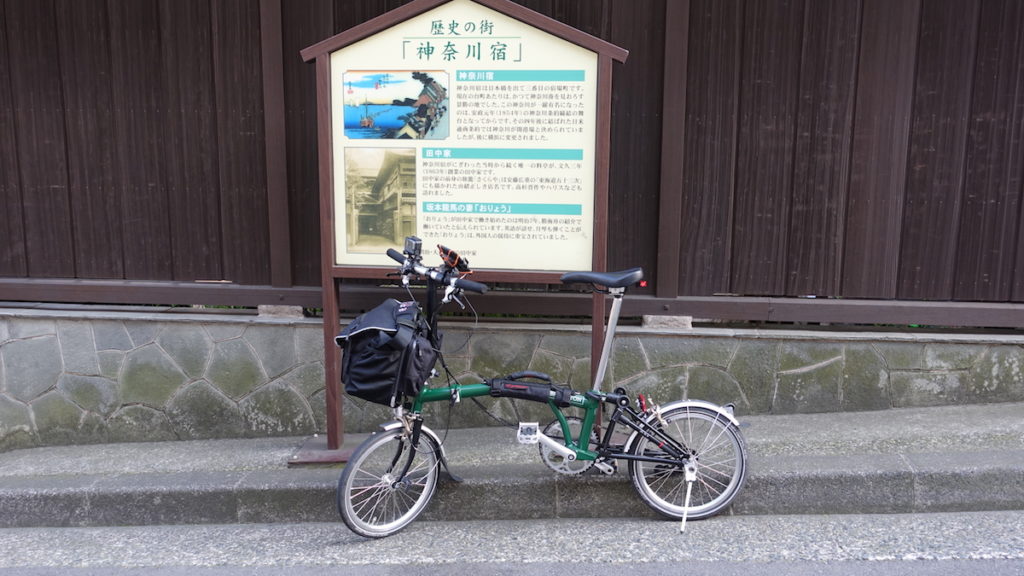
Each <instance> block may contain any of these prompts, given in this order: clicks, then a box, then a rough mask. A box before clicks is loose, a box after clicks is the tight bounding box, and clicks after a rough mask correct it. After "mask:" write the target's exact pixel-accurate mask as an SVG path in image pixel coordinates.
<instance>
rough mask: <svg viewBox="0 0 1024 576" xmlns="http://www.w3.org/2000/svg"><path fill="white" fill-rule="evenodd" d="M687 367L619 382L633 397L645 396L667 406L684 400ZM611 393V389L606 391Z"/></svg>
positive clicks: (666, 369)
mask: <svg viewBox="0 0 1024 576" xmlns="http://www.w3.org/2000/svg"><path fill="white" fill-rule="evenodd" d="M686 380H687V367H686V366H672V367H670V368H662V369H661V370H651V371H650V372H646V373H644V374H642V375H640V376H639V377H637V378H634V379H632V380H630V381H629V382H617V383H616V386H622V387H623V388H625V389H626V391H628V392H629V394H630V395H631V396H633V397H636V395H637V394H643V395H644V396H647V397H648V398H650V399H651V401H652V402H655V403H657V404H667V403H669V402H673V401H675V400H682V399H683V398H684V397H685V395H686ZM605 391H606V392H610V391H611V389H605Z"/></svg>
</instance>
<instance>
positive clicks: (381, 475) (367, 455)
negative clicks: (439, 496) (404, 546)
mask: <svg viewBox="0 0 1024 576" xmlns="http://www.w3.org/2000/svg"><path fill="white" fill-rule="evenodd" d="M438 452H439V449H438V447H437V444H436V443H435V442H434V441H433V440H432V439H431V438H430V436H429V435H427V434H421V435H420V439H419V445H418V446H415V447H414V446H412V441H411V439H410V438H406V437H405V434H404V433H403V430H402V429H398V430H387V431H382V432H375V433H374V434H372V435H371V436H370V437H369V438H367V439H366V440H365V441H364V442H363V443H362V444H361V445H360V446H359V448H358V449H356V451H355V453H354V454H353V455H352V459H351V460H350V461H349V462H348V464H346V465H345V468H344V470H342V472H341V478H339V479H338V493H337V503H338V512H339V513H340V514H341V518H342V520H344V521H345V524H346V525H347V526H348V527H349V528H351V529H352V531H353V532H355V533H356V534H359V535H360V536H365V537H367V538H383V537H384V536H390V535H392V534H394V533H396V532H398V531H399V530H401V529H402V528H405V527H406V526H407V525H408V524H409V523H410V522H412V521H413V520H415V519H416V517H417V516H419V515H420V513H422V512H423V509H424V508H426V507H427V504H428V503H429V502H430V499H431V498H432V497H433V495H434V490H435V489H436V488H437V476H438V463H439V460H438ZM403 471H404V474H403Z"/></svg>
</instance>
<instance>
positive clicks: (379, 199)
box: [331, 0, 597, 271]
mask: <svg viewBox="0 0 1024 576" xmlns="http://www.w3.org/2000/svg"><path fill="white" fill-rule="evenodd" d="M331 100H332V104H331V105H332V117H333V126H332V134H333V149H334V174H335V178H334V181H335V190H334V202H335V215H334V216H335V230H334V232H335V243H336V245H335V255H336V264H338V265H360V266H367V265H369V266H376V265H383V263H382V261H381V253H382V252H383V251H384V250H386V249H387V248H391V247H401V246H402V243H403V242H402V241H403V239H404V237H405V236H409V235H416V236H419V237H420V238H422V239H423V241H424V244H425V245H427V246H433V245H434V244H444V245H446V246H448V247H450V248H453V249H455V250H457V251H459V252H460V253H462V254H464V255H465V256H467V257H469V258H470V259H471V261H472V264H473V267H474V268H478V269H504V270H552V271H560V270H568V269H586V268H589V267H590V265H591V262H592V249H593V220H594V215H593V206H594V154H595V147H594V142H595V131H596V119H597V54H595V53H594V52H591V51H589V50H586V49H584V48H581V47H579V46H577V45H575V44H572V43H570V42H567V41H565V40H561V39H559V38H557V37H555V36H552V35H550V34H548V33H546V32H542V31H540V30H537V29H535V28H533V27H531V26H528V25H526V24H523V23H521V22H519V21H517V20H515V19H512V18H509V17H507V16H505V15H503V14H501V13H498V12H495V11H493V10H491V9H489V8H486V7H483V6H480V5H478V4H476V3H474V2H471V1H469V0H453V1H452V2H450V3H447V4H444V5H442V6H440V7H438V8H435V9H434V10H431V11H429V12H426V13H424V14H421V15H420V16H417V17H415V18H412V19H409V20H406V21H405V22H402V23H400V24H397V25H395V26H393V27H391V28H388V29H386V30H384V31H382V32H379V33H377V34H375V35H373V36H372V37H370V38H367V39H365V40H362V41H360V42H357V43H355V44H352V45H350V46H347V47H345V48H342V49H340V50H338V51H336V52H334V53H332V54H331Z"/></svg>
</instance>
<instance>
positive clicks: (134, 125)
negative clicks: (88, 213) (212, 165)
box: [107, 0, 174, 280]
mask: <svg viewBox="0 0 1024 576" xmlns="http://www.w3.org/2000/svg"><path fill="white" fill-rule="evenodd" d="M107 10H108V12H109V15H110V31H111V56H112V59H113V65H112V70H113V82H112V86H113V101H114V115H115V118H116V120H115V122H114V126H115V130H114V134H113V136H114V140H115V142H116V143H117V147H116V152H117V156H116V168H117V173H116V175H115V178H116V179H117V182H118V184H119V187H120V193H121V209H122V212H121V214H120V217H121V226H122V231H123V232H122V234H123V237H124V241H123V244H124V275H125V277H126V278H129V279H145V280H171V279H172V278H173V277H174V273H173V267H172V264H171V258H170V257H169V255H170V254H171V250H172V248H171V235H170V218H169V213H170V205H169V202H168V198H167V189H166V183H165V176H164V154H163V152H164V148H163V138H164V135H163V134H162V133H161V132H162V129H163V128H164V123H163V119H164V116H163V110H164V106H165V102H166V98H165V97H164V92H163V90H162V89H161V77H162V64H161V54H160V42H159V39H160V23H159V6H158V3H157V1H156V0H138V1H135V2H119V1H117V0H110V1H109V2H108V3H107Z"/></svg>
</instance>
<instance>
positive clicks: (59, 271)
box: [6, 0, 75, 278]
mask: <svg viewBox="0 0 1024 576" xmlns="http://www.w3.org/2000/svg"><path fill="white" fill-rule="evenodd" d="M6 18H7V57H8V65H9V66H10V78H11V84H10V90H11V93H12V95H13V98H12V100H13V103H14V126H15V141H16V142H17V147H18V149H17V154H18V155H17V158H18V170H19V174H20V179H21V182H20V183H21V202H22V204H21V208H22V214H23V217H24V220H23V222H24V233H25V253H26V263H27V273H28V275H29V276H32V277H36V278H48V277H73V276H74V275H75V265H74V252H73V251H74V248H73V240H72V229H71V208H70V203H69V199H68V181H67V157H66V155H65V135H64V105H63V102H62V95H61V85H60V75H59V73H58V70H59V66H60V63H59V54H58V50H57V33H56V24H55V12H54V6H53V2H52V1H50V0H42V1H39V2H7V4H6Z"/></svg>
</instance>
